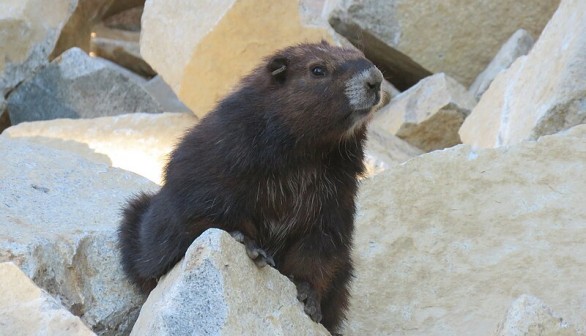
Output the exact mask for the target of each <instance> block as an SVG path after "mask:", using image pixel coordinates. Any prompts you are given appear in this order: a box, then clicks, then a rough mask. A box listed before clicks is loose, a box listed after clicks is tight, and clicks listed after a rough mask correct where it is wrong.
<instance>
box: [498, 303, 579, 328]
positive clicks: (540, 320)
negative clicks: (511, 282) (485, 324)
mask: <svg viewBox="0 0 586 336" xmlns="http://www.w3.org/2000/svg"><path fill="white" fill-rule="evenodd" d="M496 335H497V336H578V335H579V334H578V332H577V331H576V329H574V328H572V327H570V326H569V325H568V324H567V323H566V322H565V321H564V319H563V318H561V317H559V316H558V315H557V314H556V313H554V312H553V311H552V310H551V308H549V307H548V306H546V305H545V304H544V303H543V302H542V301H541V300H539V299H538V298H536V297H534V296H530V295H521V296H519V298H517V299H516V300H515V301H514V302H513V303H512V304H511V307H510V308H509V310H508V311H507V315H506V317H505V319H504V321H503V322H502V323H501V324H499V328H498V331H497V333H496Z"/></svg>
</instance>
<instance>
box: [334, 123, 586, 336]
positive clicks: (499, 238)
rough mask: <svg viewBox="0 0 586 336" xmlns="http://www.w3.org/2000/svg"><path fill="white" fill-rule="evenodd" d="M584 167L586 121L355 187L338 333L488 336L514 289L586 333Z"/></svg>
mask: <svg viewBox="0 0 586 336" xmlns="http://www.w3.org/2000/svg"><path fill="white" fill-rule="evenodd" d="M584 171H586V125H583V126H577V127H575V128H573V129H571V130H570V131H568V132H565V133H563V134H557V135H552V136H547V137H543V138H541V139H540V140H539V141H537V142H526V143H523V144H520V145H519V146H515V147H510V148H498V149H480V150H477V151H475V150H473V149H471V148H470V146H465V145H461V146H456V147H454V148H450V149H446V150H443V151H436V152H433V153H429V154H425V155H422V156H419V157H416V158H413V159H411V160H409V161H408V162H406V163H404V164H402V165H397V166H394V167H391V168H390V169H389V170H387V171H385V172H383V173H381V174H379V175H377V176H374V177H373V178H371V179H367V180H365V181H363V183H362V185H361V194H360V196H359V202H358V208H359V211H358V214H357V220H356V221H357V223H356V237H355V243H354V244H355V248H354V251H355V262H356V272H355V276H356V277H355V280H354V282H353V286H352V288H353V290H352V291H353V294H352V301H351V308H350V314H349V321H348V327H347V328H346V331H345V333H344V335H394V334H396V335H406V336H410V335H427V336H434V335H491V334H492V333H494V331H495V329H496V327H497V325H498V323H499V322H501V321H502V318H503V312H505V311H506V309H507V308H508V307H509V305H510V303H511V301H512V300H514V299H515V298H516V297H518V296H519V295H521V294H524V293H532V295H536V296H538V297H540V298H542V299H543V300H544V301H545V302H547V303H548V305H550V306H551V308H552V309H553V310H555V311H556V312H558V313H559V314H560V315H561V316H564V317H565V319H566V321H567V322H568V323H570V324H573V325H575V326H576V327H577V328H578V329H580V330H586V329H584V327H586V325H585V324H586V323H585V322H584V316H586V305H584V304H583V298H584V297H586V287H585V286H584V278H585V277H586V274H585V270H586V262H585V261H584V259H583V258H582V256H583V255H586V245H585V244H584V243H583V242H584V241H586V230H584V223H586V207H584V202H585V200H586V179H582V178H577V177H578V176H583V174H584Z"/></svg>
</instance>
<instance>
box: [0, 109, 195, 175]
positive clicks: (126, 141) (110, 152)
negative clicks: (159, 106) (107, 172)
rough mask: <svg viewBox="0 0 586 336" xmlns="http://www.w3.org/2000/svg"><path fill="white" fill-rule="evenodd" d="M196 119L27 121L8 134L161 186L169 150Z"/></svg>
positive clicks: (137, 116) (142, 116) (135, 116)
mask: <svg viewBox="0 0 586 336" xmlns="http://www.w3.org/2000/svg"><path fill="white" fill-rule="evenodd" d="M196 123H197V118H196V117H195V116H194V115H193V114H191V113H132V114H123V115H119V116H112V117H102V118H94V119H76V120H74V119H57V120H49V121H36V122H29V123H21V124H19V125H17V126H12V127H10V128H8V129H7V130H6V131H5V132H4V133H3V136H7V137H11V138H21V139H24V140H27V141H33V142H38V143H42V144H44V145H47V146H50V147H55V148H59V149H66V150H70V151H73V152H75V153H77V154H79V155H82V156H85V157H86V158H88V159H90V160H95V161H98V162H105V163H106V164H108V165H111V166H113V167H117V168H121V169H124V170H128V171H132V172H134V173H136V174H139V175H142V176H144V177H146V178H148V179H149V180H151V181H153V182H155V183H157V184H161V183H162V181H163V170H164V168H165V165H166V164H167V161H168V159H169V153H171V151H172V150H173V148H174V147H175V145H176V144H177V142H179V139H180V138H181V137H182V136H183V134H184V133H185V132H186V130H187V129H189V128H191V127H193V126H194V125H195V124H196Z"/></svg>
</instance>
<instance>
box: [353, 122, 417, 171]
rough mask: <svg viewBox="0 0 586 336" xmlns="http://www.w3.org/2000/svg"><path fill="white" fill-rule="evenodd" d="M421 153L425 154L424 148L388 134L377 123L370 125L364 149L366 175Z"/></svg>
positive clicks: (383, 169)
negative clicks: (421, 148)
mask: <svg viewBox="0 0 586 336" xmlns="http://www.w3.org/2000/svg"><path fill="white" fill-rule="evenodd" d="M421 154H423V151H422V150H420V149H418V148H415V147H413V146H411V145H410V144H408V143H406V142H405V141H403V140H401V139H399V138H397V137H396V136H394V135H392V134H388V133H387V132H386V131H384V130H381V129H380V128H378V127H376V125H370V127H369V131H368V141H367V142H366V147H365V149H364V156H365V158H364V163H365V165H366V174H365V175H366V176H373V175H376V174H378V173H380V172H382V171H385V170H387V169H388V168H390V167H392V166H394V165H397V164H400V163H403V162H405V161H407V160H410V159H411V158H414V157H416V156H418V155H421Z"/></svg>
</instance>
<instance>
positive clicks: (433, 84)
mask: <svg viewBox="0 0 586 336" xmlns="http://www.w3.org/2000/svg"><path fill="white" fill-rule="evenodd" d="M475 104H476V100H475V99H474V97H472V95H470V94H469V93H468V92H467V91H466V89H465V88H464V87H463V86H461V85H460V84H459V83H457V82H456V81H455V80H453V79H452V78H450V77H448V76H447V75H445V74H443V73H440V74H437V75H433V76H431V77H428V78H426V79H424V80H422V81H421V82H419V83H418V84H417V85H415V86H414V87H412V88H411V89H409V90H408V91H405V92H403V93H402V94H401V95H399V96H397V97H395V99H393V101H391V103H390V104H389V105H388V106H387V107H385V108H383V110H381V111H380V112H378V113H377V114H376V115H375V117H374V119H373V121H372V123H373V124H375V125H376V126H377V127H379V128H381V129H383V130H385V131H387V132H389V133H390V134H394V135H396V136H398V137H399V138H401V139H403V140H405V141H406V142H408V143H409V144H411V145H413V146H415V147H417V148H420V149H422V150H424V151H426V152H429V151H433V150H436V149H442V148H447V147H451V146H454V145H457V144H459V143H461V141H460V136H459V135H458V130H459V129H460V126H461V125H462V123H463V122H464V119H465V118H466V117H467V116H468V114H469V113H470V111H471V110H472V108H473V107H474V106H475Z"/></svg>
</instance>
